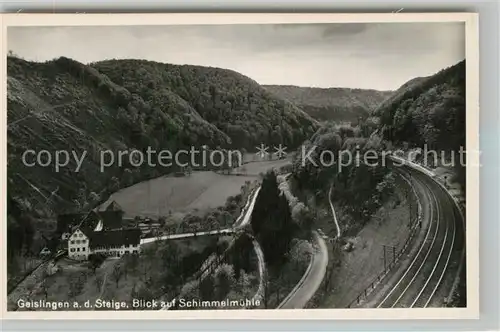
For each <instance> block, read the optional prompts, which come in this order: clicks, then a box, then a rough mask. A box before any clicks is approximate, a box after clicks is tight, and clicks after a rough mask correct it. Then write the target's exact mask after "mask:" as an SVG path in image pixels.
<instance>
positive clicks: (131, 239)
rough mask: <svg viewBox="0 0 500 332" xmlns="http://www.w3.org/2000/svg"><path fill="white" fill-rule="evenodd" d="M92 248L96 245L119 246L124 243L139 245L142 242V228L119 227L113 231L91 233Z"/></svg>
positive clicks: (126, 244)
mask: <svg viewBox="0 0 500 332" xmlns="http://www.w3.org/2000/svg"><path fill="white" fill-rule="evenodd" d="M89 240H90V241H89V242H90V243H89V244H90V248H92V249H93V248H96V247H105V248H109V247H119V246H122V245H125V246H128V245H131V244H132V245H134V246H136V245H139V244H140V242H141V230H140V229H138V228H129V229H119V230H111V231H100V232H92V233H90V239H89Z"/></svg>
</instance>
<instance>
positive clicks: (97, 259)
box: [88, 254, 106, 274]
mask: <svg viewBox="0 0 500 332" xmlns="http://www.w3.org/2000/svg"><path fill="white" fill-rule="evenodd" d="M88 259H89V265H90V268H91V269H92V272H93V273H94V274H95V271H96V269H97V268H98V267H99V266H101V264H102V263H103V262H104V261H105V260H106V257H104V256H103V255H101V254H90V255H89V258H88Z"/></svg>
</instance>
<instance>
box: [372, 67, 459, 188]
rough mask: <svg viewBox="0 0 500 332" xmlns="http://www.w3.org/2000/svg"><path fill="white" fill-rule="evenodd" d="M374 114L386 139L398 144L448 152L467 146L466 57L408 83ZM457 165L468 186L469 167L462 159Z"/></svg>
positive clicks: (457, 170)
mask: <svg viewBox="0 0 500 332" xmlns="http://www.w3.org/2000/svg"><path fill="white" fill-rule="evenodd" d="M374 113H375V115H376V116H378V117H379V119H380V131H381V134H382V136H383V138H384V139H386V140H389V141H391V142H393V143H395V144H403V143H408V144H409V146H410V147H419V148H423V147H424V145H425V144H427V146H428V149H433V150H436V151H446V152H447V155H450V153H451V151H458V150H459V149H460V146H463V147H464V149H465V60H464V61H462V62H459V63H458V64H456V65H454V66H451V67H449V68H446V69H443V70H441V71H440V72H438V73H436V74H435V75H432V76H429V77H425V78H418V79H414V80H412V81H410V82H408V83H406V84H405V85H403V86H402V87H401V88H400V89H399V90H398V91H396V93H395V94H394V95H393V96H391V97H390V98H388V99H387V100H386V101H384V102H383V103H382V104H381V105H380V106H379V107H378V109H377V110H376V111H375V112H374ZM455 157H459V155H458V154H457V153H456V154H455ZM455 165H457V167H456V172H457V176H458V178H457V179H458V180H459V182H460V183H461V184H462V186H465V170H464V168H463V167H460V163H459V162H456V163H455Z"/></svg>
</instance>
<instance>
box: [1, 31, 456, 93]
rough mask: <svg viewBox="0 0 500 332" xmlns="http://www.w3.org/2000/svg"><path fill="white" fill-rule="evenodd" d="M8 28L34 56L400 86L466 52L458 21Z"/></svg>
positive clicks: (271, 79)
mask: <svg viewBox="0 0 500 332" xmlns="http://www.w3.org/2000/svg"><path fill="white" fill-rule="evenodd" d="M7 36H8V41H7V45H8V49H9V50H12V51H13V52H14V53H15V54H17V55H18V56H21V57H23V58H25V59H27V60H34V61H46V60H51V59H54V58H57V57H60V56H66V57H69V58H73V59H75V60H78V61H80V62H83V63H89V62H94V61H99V60H105V59H113V58H115V59H126V58H129V59H131V58H134V59H147V60H153V61H158V62H164V63H174V64H193V65H202V66H211V67H220V68H227V69H232V70H235V71H237V72H240V73H242V74H244V75H246V76H249V77H250V78H252V79H254V80H255V81H257V82H258V83H260V84H279V85H297V86H310V87H322V88H329V87H347V88H362V89H377V90H395V89H397V88H398V87H400V86H401V85H403V84H404V83H405V82H407V81H408V80H410V79H413V78H415V77H421V76H428V75H432V74H434V73H436V72H438V71H439V70H441V69H443V68H446V67H449V66H451V65H454V64H456V63H457V62H459V61H461V60H463V59H464V58H465V27H464V24H463V23H459V22H456V23H455V22H450V23H333V24H272V25H205V26H201V25H188V26H180V25H176V26H102V27H95V26H75V27H9V28H8V33H7Z"/></svg>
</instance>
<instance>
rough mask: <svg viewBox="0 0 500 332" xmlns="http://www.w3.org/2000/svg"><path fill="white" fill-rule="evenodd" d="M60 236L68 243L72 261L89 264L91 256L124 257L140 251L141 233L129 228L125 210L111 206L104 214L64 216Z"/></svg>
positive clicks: (100, 212)
mask: <svg viewBox="0 0 500 332" xmlns="http://www.w3.org/2000/svg"><path fill="white" fill-rule="evenodd" d="M57 232H58V233H59V234H61V239H62V240H63V241H67V243H68V257H69V258H71V259H75V260H87V259H88V258H89V256H90V255H91V254H103V255H105V256H108V257H121V256H123V255H125V254H137V253H139V251H140V242H141V230H140V229H139V228H137V227H134V228H129V227H126V226H125V224H124V220H123V210H122V209H121V208H120V206H119V205H118V204H117V203H116V202H111V203H110V204H109V205H108V206H107V207H106V209H105V210H103V211H95V210H93V211H90V212H89V213H71V214H62V215H59V216H58V217H57Z"/></svg>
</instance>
